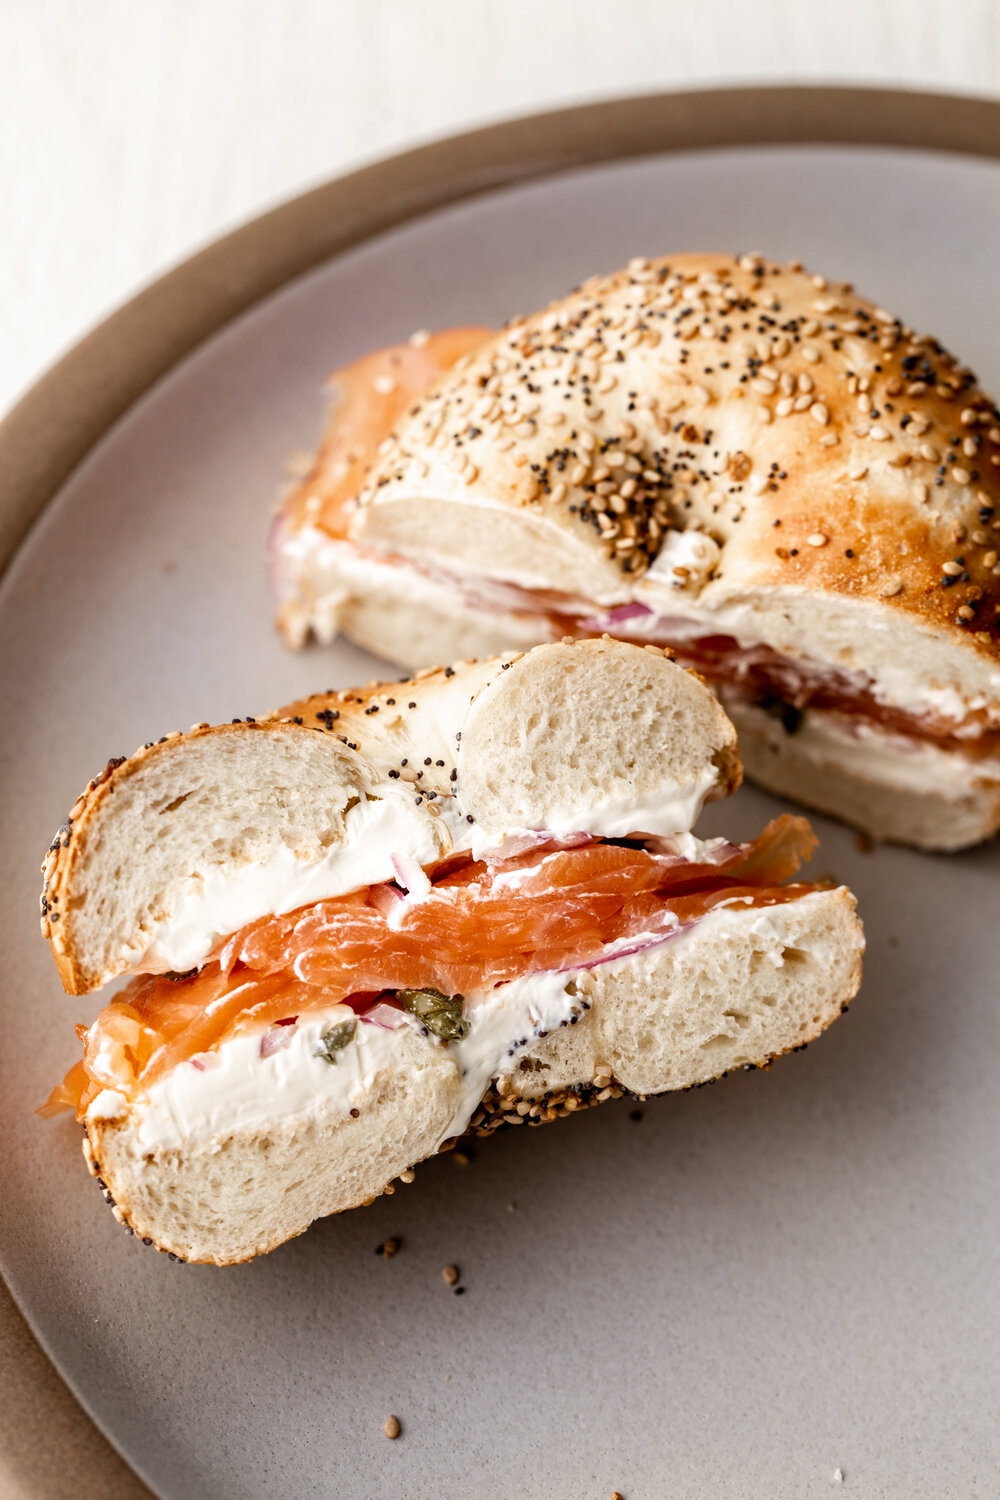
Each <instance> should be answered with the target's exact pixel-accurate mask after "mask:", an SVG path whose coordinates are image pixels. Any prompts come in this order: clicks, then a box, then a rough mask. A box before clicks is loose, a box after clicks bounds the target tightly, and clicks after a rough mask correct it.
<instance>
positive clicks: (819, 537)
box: [806, 531, 830, 547]
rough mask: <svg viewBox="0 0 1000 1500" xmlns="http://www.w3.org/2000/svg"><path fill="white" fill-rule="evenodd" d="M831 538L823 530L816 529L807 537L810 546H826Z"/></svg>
mask: <svg viewBox="0 0 1000 1500" xmlns="http://www.w3.org/2000/svg"><path fill="white" fill-rule="evenodd" d="M829 540H830V538H829V537H828V536H824V534H823V532H822V531H814V532H813V533H812V535H811V536H807V537H806V541H807V542H808V544H809V546H810V547H825V546H826V544H827V542H828V541H829Z"/></svg>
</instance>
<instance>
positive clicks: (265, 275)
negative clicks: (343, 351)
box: [0, 84, 1000, 1500]
mask: <svg viewBox="0 0 1000 1500" xmlns="http://www.w3.org/2000/svg"><path fill="white" fill-rule="evenodd" d="M768 145H771V146H782V145H785V146H787V145H801V146H816V145H840V146H862V147H863V146H868V147H893V146H895V147H898V148H903V149H911V150H922V151H935V152H947V153H951V154H955V155H958V156H961V157H980V158H987V159H993V160H997V159H1000V99H997V98H988V97H985V96H980V95H974V94H952V93H946V92H941V93H938V92H930V91H921V90H912V89H894V88H866V87H855V86H852V85H849V84H843V85H823V86H813V85H811V84H781V85H772V84H759V85H747V86H740V87H719V88H697V89H679V90H669V91H665V92H659V93H644V94H631V95H624V96H620V97H616V98H612V99H607V100H600V101H595V102H590V103H583V104H577V105H572V106H569V107H566V108H560V109H556V110H546V111H541V112H538V113H533V114H527V115H518V116H514V117H512V118H509V119H505V120H502V121H500V122H499V123H496V124H492V125H486V126H482V127H480V128H477V129H474V130H470V131H463V132H460V133H457V134H454V135H448V136H443V137H440V138H438V139H434V140H432V141H430V142H429V143H425V144H422V145H419V146H416V147H414V148H411V149H409V150H406V151H401V152H396V153H394V154H392V155H389V156H386V157H383V158H380V159H378V160H376V161H374V162H372V163H370V164H369V165H366V166H362V167H360V168H358V169H356V170H354V171H351V172H348V173H344V174H341V175H339V176H336V177H333V178H331V179H329V180H328V181H326V182H324V183H322V184H320V185H319V186H317V187H314V188H311V189H308V190H306V191H305V192H303V193H299V194H297V195H295V196H293V197H291V198H289V199H287V200H286V201H284V202H283V203H280V204H278V205H277V207H274V208H271V209H268V210H265V211H264V212H263V213H261V214H258V215H255V216H253V217H251V218H250V219H248V220H247V221H246V222H245V223H243V224H241V225H240V226H239V227H237V228H236V229H233V230H230V231H229V232H228V233H225V234H223V235H222V236H220V237H218V238H217V239H215V240H213V241H211V242H210V243H209V244H207V245H206V246H204V247H203V248H202V249H200V250H198V251H196V252H195V253H194V254H192V255H190V256H188V257H186V258H185V259H183V260H182V261H180V262H179V263H178V264H177V265H175V266H174V267H172V268H171V269H169V270H167V271H166V272H164V273H163V274H161V275H160V276H158V277H156V278H155V279H154V280H153V281H151V282H150V283H148V284H147V285H146V286H144V287H143V288H141V289H140V290H139V291H138V292H137V293H135V294H134V295H133V296H132V297H130V298H129V299H128V300H126V301H125V302H124V303H123V304H121V305H120V306H119V307H118V308H117V309H115V310H114V311H113V312H111V313H110V314H109V315H108V316H107V317H105V318H104V319H103V320H101V321H100V322H99V323H98V324H97V325H96V326H95V327H94V328H92V329H91V331H90V332H88V333H86V334H85V335H84V336H83V337H82V338H81V339H80V340H79V341H77V342H76V343H75V344H74V345H73V346H72V347H71V348H70V349H69V350H68V351H67V352H66V353H65V354H64V355H63V356H62V357H61V358H60V359H59V360H58V361H57V362H56V363H55V364H54V365H52V366H51V367H50V368H49V369H48V370H47V371H46V372H45V373H43V374H42V375H41V377H40V378H39V379H38V380H37V381H36V382H35V383H34V384H33V385H32V386H30V387H29V389H28V390H27V391H26V392H25V393H24V394H23V395H22V396H21V397H20V399H19V400H18V401H17V402H16V404H15V405H14V406H13V407H12V408H11V409H10V411H9V412H8V413H7V415H6V416H5V417H4V418H3V420H2V421H0V578H2V576H3V574H4V573H5V572H6V570H7V568H8V567H9V566H10V565H11V564H12V563H13V561H14V559H15V557H16V555H17V554H18V552H19V551H20V548H21V546H22V544H23V543H24V542H25V541H26V540H27V537H28V535H29V533H30V532H31V530H32V528H33V527H34V525H35V523H36V522H37V521H38V520H39V519H40V517H41V516H42V514H43V513H44V511H45V510H46V508H47V507H48V505H49V503H50V502H51V501H52V500H53V499H54V497H55V495H56V494H57V493H58V491H59V490H60V489H61V487H62V485H63V484H64V483H65V482H66V480H67V479H68V478H69V476H70V475H71V474H72V472H73V471H74V470H75V469H76V468H77V467H78V465H79V464H80V463H81V462H82V461H83V460H84V458H86V456H87V454H88V453H89V452H90V451H91V449H93V448H94V447H95V446H96V445H97V443H98V442H99V441H100V440H101V439H102V438H103V437H104V435H105V434H106V433H107V432H108V430H109V429H110V428H111V427H112V426H113V424H114V423H115V422H116V421H118V419H119V418H120V417H122V416H123V415H124V414H125V413H126V412H127V411H128V410H129V408H130V407H131V406H133V405H134V404H135V402H136V401H137V400H139V398H140V397H141V396H142V395H144V394H145V392H146V391H148V390H149V389H151V387H152V386H153V385H154V384H155V383H156V382H157V381H158V380H160V379H161V378H162V377H163V376H164V375H166V374H167V373H168V372H169V371H170V370H171V369H173V368H174V366H175V365H177V364H178V363H179V362H180V361H181V360H182V359H184V358H185V357H186V356H187V355H188V354H190V353H192V352H193V351H194V350H195V349H196V348H197V347H198V346H199V345H200V344H202V343H204V342H205V341H206V340H207V339H209V338H211V337H212V336H213V335H214V334H215V333H217V332H219V331H220V330H221V329H222V328H224V327H225V326H226V325H227V324H228V323H230V322H232V321H233V320H234V319H235V318H237V317H239V316H240V315H241V314H242V313H244V312H245V311H247V310H248V309H249V308H250V307H252V306H253V305H254V304H255V303H257V302H259V301H261V300H263V299H264V298H265V297H267V296H270V295H272V294H273V293H275V292H277V291H279V290H280V289H281V288H282V287H284V286H286V285H287V284H288V283H289V282H291V281H293V280H295V279H296V278H297V277H299V276H302V275H304V274H306V273H307V272H308V271H310V270H312V269H314V268H315V267H317V266H319V265H320V264H322V263H323V262H325V261H327V260H330V259H331V258H332V257H334V256H335V255H338V254H341V253H343V252H344V251H346V250H348V249H350V248H352V247H354V246H357V245H360V244H363V243H364V242H365V241H367V240H369V239H371V238H373V237H374V236H375V235H377V234H381V233H384V232H386V231H388V230H390V229H393V228H397V227H399V226H400V225H402V224H404V223H406V222H409V221H411V220H413V219H415V218H417V217H419V216H421V215H423V214H427V213H431V212H434V211H435V210H439V209H442V208H445V207H447V206H448V205H450V204H454V203H458V202H462V201H468V200H469V199H472V198H475V197H478V196H480V195H481V194H484V193H488V192H491V191H494V190H497V189H499V188H503V187H509V186H513V185H514V184H516V183H522V182H528V181H531V180H533V179H538V178H542V177H545V176H549V175H554V174H556V173H562V172H566V171H569V170H572V169H574V168H582V167H587V166H594V165H597V164H600V163H611V162H614V161H622V160H627V159H630V158H631V159H636V158H640V157H644V156H655V155H664V154H667V153H673V152H682V151H684V152H690V151H699V150H709V149H721V148H725V147H732V146H757V147H759V146H768ZM0 1376H3V1377H6V1381H7V1386H8V1388H10V1389H13V1388H14V1387H15V1382H16V1385H17V1387H18V1388H19V1395H20V1397H21V1399H19V1400H18V1402H16V1403H14V1404H13V1405H14V1408H15V1409H14V1410H11V1409H9V1408H8V1407H7V1406H5V1408H4V1413H3V1416H2V1418H0V1477H2V1478H3V1479H4V1481H5V1484H6V1485H8V1486H10V1487H9V1488H8V1489H7V1490H6V1493H8V1494H9V1495H10V1496H11V1500H55V1497H56V1495H57V1493H58V1491H57V1490H56V1489H54V1488H53V1487H52V1478H51V1475H52V1471H53V1464H52V1461H51V1460H52V1456H53V1452H54V1451H55V1452H60V1451H61V1452H62V1453H64V1454H65V1455H66V1456H67V1458H71V1457H75V1458H76V1459H77V1460H79V1458H80V1456H81V1454H84V1453H85V1454H86V1463H87V1471H88V1474H89V1478H90V1481H91V1490H92V1492H93V1493H96V1494H100V1495H105V1494H106V1495H109V1496H112V1495H113V1496H114V1497H116V1500H117V1497H121V1500H150V1497H151V1491H150V1490H149V1489H148V1488H147V1487H146V1486H145V1484H144V1483H143V1482H142V1481H141V1480H140V1479H139V1477H138V1475H137V1474H135V1471H134V1470H133V1469H132V1467H131V1465H130V1464H129V1463H128V1461H127V1459H126V1458H125V1457H124V1455H123V1454H121V1453H120V1451H119V1450H118V1449H117V1447H116V1446H115V1445H114V1444H113V1442H112V1441H111V1439H110V1438H109V1437H108V1436H107V1434H105V1433H104V1432H103V1430H102V1429H100V1428H99V1427H98V1426H97V1424H96V1423H95V1422H94V1421H93V1419H92V1418H91V1417H90V1416H89V1415H88V1414H87V1412H86V1411H85V1410H84V1408H83V1406H81V1405H80V1404H79V1402H78V1400H77V1398H76V1396H75V1395H74V1393H73V1392H72V1391H71V1390H70V1388H69V1387H68V1386H67V1385H66V1384H65V1382H63V1380H62V1377H61V1376H60V1375H59V1373H58V1371H57V1370H56V1368H55V1366H54V1365H53V1364H52V1363H51V1362H50V1361H49V1359H48V1356H47V1354H46V1353H45V1352H44V1349H43V1346H42V1345H41V1344H40V1343H39V1342H38V1341H37V1339H36V1337H35V1335H34V1333H33V1331H32V1330H31V1329H30V1327H29V1325H28V1323H27V1321H26V1319H25V1318H24V1316H23V1315H22V1313H21V1311H20V1310H19V1308H18V1306H17V1304H16V1301H15V1299H14V1298H13V1295H12V1293H11V1291H10V1289H9V1288H8V1286H7V1285H6V1282H5V1281H3V1280H2V1279H0ZM29 1394H30V1402H28V1401H26V1399H25V1398H27V1397H29ZM57 1394H58V1397H59V1399H58V1401H56V1399H55V1398H56V1395H57ZM63 1396H65V1397H66V1398H68V1399H66V1400H63V1399H62V1397H63ZM29 1405H30V1408H32V1409H37V1410H38V1411H39V1413H40V1414H41V1412H42V1411H43V1410H44V1412H45V1415H46V1417H49V1416H52V1417H53V1418H55V1419H56V1420H55V1426H54V1429H49V1428H46V1440H45V1448H46V1462H45V1464H44V1471H43V1468H41V1467H39V1466H38V1465H37V1464H33V1462H32V1458H31V1454H30V1452H28V1451H26V1446H25V1443H24V1434H23V1431H20V1430H18V1427H17V1424H18V1421H19V1420H20V1421H23V1417H24V1412H25V1410H26V1409H28V1407H29ZM56 1408H58V1412H56ZM40 1430H41V1428H40V1426H39V1431H40ZM54 1467H55V1469H58V1468H59V1464H58V1463H56V1464H55V1466H54Z"/></svg>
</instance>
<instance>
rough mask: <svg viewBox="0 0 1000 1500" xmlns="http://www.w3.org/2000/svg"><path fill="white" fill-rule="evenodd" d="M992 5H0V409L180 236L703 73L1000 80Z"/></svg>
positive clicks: (183, 246)
mask: <svg viewBox="0 0 1000 1500" xmlns="http://www.w3.org/2000/svg"><path fill="white" fill-rule="evenodd" d="M998 61H1000V6H997V5H996V4H995V3H994V0H950V3H949V4H948V5H947V6H946V7H942V6H941V5H940V4H939V0H874V3H873V0H838V4H837V5H836V6H831V5H827V4H826V3H824V0H756V3H755V4H753V5H748V4H746V0H701V3H700V4H699V5H697V6H692V5H690V4H682V3H678V0H616V4H615V5H614V6H613V7H609V6H607V4H605V3H603V0H545V3H544V4H541V5H540V4H539V3H538V0H506V3H505V4H504V5H502V6H486V5H475V4H473V5H469V4H468V3H467V0H465V3H463V0H337V3H336V4H331V3H330V0H296V3H295V5H293V6H281V5H275V4H274V3H273V0H212V3H211V4H208V5H204V4H197V3H196V0H143V3H142V5H136V4H135V3H134V0H102V3H101V4H100V5H96V6H95V5H86V6H81V5H80V4H79V0H32V3H31V4H30V5H26V4H18V3H17V0H0V126H2V128H0V202H2V203H3V218H2V222H3V226H4V253H3V256H2V257H0V305H2V307H3V312H4V319H3V324H4V338H3V340H2V341H0V412H2V411H3V410H5V409H6V408H7V407H8V406H9V405H10V404H11V403H12V402H13V401H14V400H16V398H17V397H18V396H19V395H20V394H21V393H22V392H23V391H24V390H25V389H26V388H27V387H28V386H29V385H30V384H31V383H32V382H33V381H34V379H35V378H36V377H37V376H38V375H39V374H40V373H41V372H42V371H43V370H44V369H45V368H46V367H47V366H48V365H49V364H51V362H52V361H53V360H54V359H56V358H57V357H58V356H59V354H60V353H62V352H63V351H64V350H65V349H66V348H67V347H69V346H70V345H71V344H72V343H74V342H75V341H76V339H77V338H78V337H79V336H80V335H81V333H83V332H84V331H85V330H86V329H87V328H88V327H90V326H92V325H93V324H94V323H95V322H97V321H99V320H100V319H101V318H102V317H103V316H104V315H105V314H106V313H107V312H108V311H109V310H110V309H111V308H112V307H114V306H116V305H118V304H119V303H120V302H122V301H124V300H125V299H126V298H127V297H128V296H130V295H131V294H132V292H134V291H135V289H136V288H137V287H138V286H140V285H142V284H143V283H145V282H147V281H148V280H150V279H151V278H152V277H154V276H155V275H157V274H158V273H159V272H160V271H162V270H163V269H164V268H165V267H166V266H168V265H171V264H173V263H174V262H176V261H177V260H179V259H181V258H182V257H183V256H185V255H186V254H188V253H189V252H190V251H191V250H192V249H193V248H195V247H196V246H198V245H200V244H203V243H205V242H206V241H208V240H210V239H212V238H214V237H215V236H216V235H217V234H219V233H220V232H221V231H223V230H224V229H227V228H230V227H232V226H233V225H234V224H236V223H239V222H241V221H243V220H244V219H246V218H248V217H250V216H252V215H253V214H255V213H257V212H258V211H259V210H260V209H262V208H264V207H267V206H269V205H271V204H273V203H276V202H278V201H281V200H282V199H284V198H287V197H289V196H291V195H292V194H294V193H296V192H298V191H300V190H301V189H302V188H304V187H307V186H309V185H311V184H313V183H315V182H319V181H322V180H323V179H325V178H328V177H331V176H334V175H336V174H337V173H339V172H342V171H344V170H345V169H347V168H349V167H351V166H354V165H357V164H359V163H362V162H364V161H368V160H371V159H373V158H375V157H378V156H382V155H386V154H388V153H390V152H393V151H396V150H399V149H401V148H403V147H405V146H407V145H411V144H413V143H415V142H417V141H421V140H427V139H432V138H434V137H437V136H441V135H446V134H450V133H452V132H454V131H457V130H462V129H465V128H469V127H472V126H474V125H478V124H482V123H485V122H488V121H492V120H498V119H502V118H505V117H510V116H512V115H517V114H524V113H529V112H534V111H537V110H541V109H545V108H547V107H549V106H557V105H560V104H566V103H572V102H578V101H583V100H588V99H597V98H606V97H611V96H615V95H622V94H631V93H637V92H643V91H653V90H657V89H662V88H671V87H678V88H682V87H690V86H706V85H713V84H725V83H753V82H760V83H769V82H776V81H781V82H788V81H798V82H803V81H805V82H809V81H814V82H841V83H862V82H863V83H870V84H882V85H886V84H888V85H897V86H900V87H917V88H925V89H927V88H930V89H941V90H947V91H952V92H963V93H978V94H984V95H996V94H998V93H1000V68H998V66H997V63H998Z"/></svg>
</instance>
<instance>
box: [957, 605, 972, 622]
mask: <svg viewBox="0 0 1000 1500" xmlns="http://www.w3.org/2000/svg"><path fill="white" fill-rule="evenodd" d="M975 613H976V611H975V610H974V609H973V608H972V606H971V604H963V605H962V606H961V607H960V609H959V611H958V618H959V619H960V620H971V619H973V618H974V616H975Z"/></svg>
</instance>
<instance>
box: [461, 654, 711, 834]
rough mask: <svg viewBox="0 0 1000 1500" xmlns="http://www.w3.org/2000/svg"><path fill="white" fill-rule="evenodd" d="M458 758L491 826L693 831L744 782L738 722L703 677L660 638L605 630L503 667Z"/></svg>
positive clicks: (471, 801) (475, 803)
mask: <svg viewBox="0 0 1000 1500" xmlns="http://www.w3.org/2000/svg"><path fill="white" fill-rule="evenodd" d="M458 766H459V780H460V787H461V797H462V803H463V805H464V806H465V807H466V808H467V809H468V810H469V812H470V813H472V815H473V816H474V817H475V819H476V821H477V822H478V823H479V824H480V825H481V826H482V827H483V828H485V829H510V828H529V829H535V828H544V829H550V830H552V831H555V832H569V831H577V830H581V829H585V830H587V831H588V832H591V833H594V834H597V835H600V836H604V837H609V838H616V837H624V836H626V835H628V834H631V833H641V832H653V831H657V832H666V831H668V828H669V831H672V832H677V831H681V830H685V829H688V828H690V827H691V825H692V823H693V822H694V820H695V818H696V817H697V815H698V812H699V811H700V809H701V805H702V803H703V802H704V801H705V799H706V798H707V797H708V796H709V795H710V794H714V795H725V794H726V793H728V792H729V791H731V790H732V789H733V788H734V787H735V786H736V785H737V784H738V781H739V762H738V759H737V755H736V736H735V732H734V730H733V727H732V725H731V724H730V722H729V720H728V719H727V718H726V715H725V714H724V713H723V711H722V709H721V708H720V707H719V705H718V703H717V702H716V701H715V699H714V698H713V697H712V695H711V693H710V692H709V691H708V689H707V688H706V687H705V686H704V684H703V683H701V682H700V681H699V680H698V679H697V678H695V677H693V676H692V675H691V674H690V673H688V672H684V671H682V670H681V669H680V668H679V667H677V666H676V665H675V664H674V663H673V662H672V661H671V660H670V659H669V658H668V657H665V656H664V655H663V653H662V652H660V651H658V650H656V649H655V648H651V649H648V650H646V649H639V650H637V649H636V648H635V647H634V646H628V645H625V644H623V643H622V642H620V641H613V640H610V639H602V640H594V641H585V642H575V643H572V644H556V645H552V646H548V647H545V648H544V649H542V650H537V651H532V652H529V653H528V654H527V655H526V656H523V657H521V658H520V660H518V661H515V662H513V663H512V664H511V666H510V667H509V669H508V670H506V671H501V672H499V673H497V675H496V676H495V677H494V679H493V681H492V682H491V683H489V684H488V685H487V686H486V687H485V688H484V689H483V690H482V691H481V692H480V693H479V694H478V696H477V697H476V699H475V701H474V702H473V704H472V707H471V709H470V710H469V713H468V716H467V718H466V723H465V728H464V730H463V732H462V741H461V746H460V749H459V756H458ZM673 809H676V812H675V813H673V812H672V810H673Z"/></svg>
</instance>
